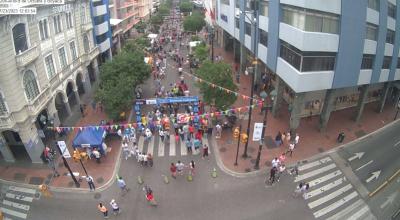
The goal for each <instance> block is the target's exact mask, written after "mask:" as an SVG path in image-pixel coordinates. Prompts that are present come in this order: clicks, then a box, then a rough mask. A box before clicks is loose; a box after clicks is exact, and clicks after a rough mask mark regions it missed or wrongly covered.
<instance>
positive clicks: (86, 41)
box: [83, 35, 90, 53]
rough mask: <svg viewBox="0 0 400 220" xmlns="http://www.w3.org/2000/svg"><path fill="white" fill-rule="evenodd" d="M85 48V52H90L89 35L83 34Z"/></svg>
mask: <svg viewBox="0 0 400 220" xmlns="http://www.w3.org/2000/svg"><path fill="white" fill-rule="evenodd" d="M83 49H84V50H85V53H89V50H90V44H89V38H88V37H87V35H84V36H83Z"/></svg>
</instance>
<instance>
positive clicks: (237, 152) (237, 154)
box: [233, 124, 242, 166]
mask: <svg viewBox="0 0 400 220" xmlns="http://www.w3.org/2000/svg"><path fill="white" fill-rule="evenodd" d="M241 133H242V124H240V126H239V134H241ZM239 146H240V135H239V137H238V142H237V148H236V159H235V163H234V164H233V165H235V166H237V165H238V156H239Z"/></svg>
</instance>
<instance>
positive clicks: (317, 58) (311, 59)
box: [280, 42, 336, 72]
mask: <svg viewBox="0 0 400 220" xmlns="http://www.w3.org/2000/svg"><path fill="white" fill-rule="evenodd" d="M280 57H281V58H282V59H284V60H285V61H286V62H288V63H289V64H290V65H292V66H293V67H294V68H296V69H297V70H299V71H300V72H311V71H330V70H333V69H334V68H335V61H336V54H335V53H325V52H302V51H300V50H298V49H297V48H295V47H293V46H291V45H290V44H288V43H286V42H282V43H281V49H280Z"/></svg>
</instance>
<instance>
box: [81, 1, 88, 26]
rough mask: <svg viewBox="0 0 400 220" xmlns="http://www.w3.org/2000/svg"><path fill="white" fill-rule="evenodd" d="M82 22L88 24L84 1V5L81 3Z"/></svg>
mask: <svg viewBox="0 0 400 220" xmlns="http://www.w3.org/2000/svg"><path fill="white" fill-rule="evenodd" d="M81 23H82V24H86V23H87V20H86V6H85V3H82V5H81Z"/></svg>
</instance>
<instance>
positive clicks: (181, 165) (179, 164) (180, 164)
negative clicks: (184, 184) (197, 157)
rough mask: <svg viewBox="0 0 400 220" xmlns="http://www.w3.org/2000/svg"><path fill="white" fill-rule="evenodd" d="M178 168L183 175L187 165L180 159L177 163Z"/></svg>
mask: <svg viewBox="0 0 400 220" xmlns="http://www.w3.org/2000/svg"><path fill="white" fill-rule="evenodd" d="M175 166H176V170H177V171H178V173H179V174H180V175H183V168H184V167H185V164H183V163H182V162H181V161H180V160H178V163H176V165H175Z"/></svg>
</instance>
